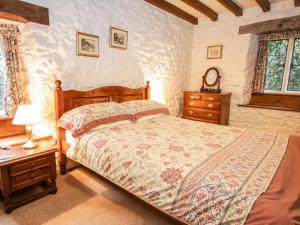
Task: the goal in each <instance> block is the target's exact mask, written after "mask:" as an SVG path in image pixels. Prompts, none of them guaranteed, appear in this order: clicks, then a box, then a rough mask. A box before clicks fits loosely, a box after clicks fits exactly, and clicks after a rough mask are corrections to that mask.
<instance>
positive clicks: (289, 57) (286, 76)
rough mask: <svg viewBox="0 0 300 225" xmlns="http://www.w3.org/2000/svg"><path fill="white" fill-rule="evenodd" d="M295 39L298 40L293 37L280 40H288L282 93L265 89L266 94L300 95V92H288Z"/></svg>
mask: <svg viewBox="0 0 300 225" xmlns="http://www.w3.org/2000/svg"><path fill="white" fill-rule="evenodd" d="M295 39H298V38H295V37H291V38H289V39H286V38H284V39H278V40H288V48H287V53H286V59H285V68H284V74H283V80H282V85H281V91H274V90H266V89H264V93H265V94H283V95H300V91H288V84H289V78H290V73H291V64H292V59H293V53H294V50H295ZM266 72H267V71H265V73H266ZM265 79H267V75H266V76H265ZM265 83H266V82H265Z"/></svg>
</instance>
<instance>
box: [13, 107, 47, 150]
mask: <svg viewBox="0 0 300 225" xmlns="http://www.w3.org/2000/svg"><path fill="white" fill-rule="evenodd" d="M41 121H42V120H41V116H40V113H39V111H38V109H37V107H36V106H34V105H20V106H19V107H18V109H17V112H16V114H15V116H14V119H13V122H12V124H14V125H25V126H26V134H27V138H28V141H27V142H26V143H25V144H24V145H23V148H26V149H31V148H35V147H37V146H38V144H37V143H34V142H33V141H32V140H31V138H32V125H34V124H37V123H40V122H41Z"/></svg>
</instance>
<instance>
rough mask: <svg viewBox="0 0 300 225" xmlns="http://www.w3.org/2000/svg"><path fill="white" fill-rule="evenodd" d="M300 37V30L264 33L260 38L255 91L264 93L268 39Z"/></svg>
mask: <svg viewBox="0 0 300 225" xmlns="http://www.w3.org/2000/svg"><path fill="white" fill-rule="evenodd" d="M292 37H295V38H299V37H300V31H285V32H280V33H271V34H262V35H260V36H259V38H258V41H259V42H258V53H257V61H256V67H255V75H254V81H253V93H263V92H264V89H265V80H266V66H267V59H268V41H272V40H281V39H289V38H292Z"/></svg>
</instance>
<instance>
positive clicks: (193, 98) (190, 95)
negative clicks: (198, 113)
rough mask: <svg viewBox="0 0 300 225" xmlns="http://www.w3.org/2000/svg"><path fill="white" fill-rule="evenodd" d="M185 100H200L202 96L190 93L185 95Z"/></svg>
mask: <svg viewBox="0 0 300 225" xmlns="http://www.w3.org/2000/svg"><path fill="white" fill-rule="evenodd" d="M184 98H185V99H191V100H200V99H201V95H199V94H193V93H188V94H184Z"/></svg>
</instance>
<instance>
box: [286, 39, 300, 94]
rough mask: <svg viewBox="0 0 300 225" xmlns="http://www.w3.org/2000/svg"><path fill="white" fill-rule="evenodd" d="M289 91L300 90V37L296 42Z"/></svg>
mask: <svg viewBox="0 0 300 225" xmlns="http://www.w3.org/2000/svg"><path fill="white" fill-rule="evenodd" d="M288 91H300V38H297V39H295V43H294V49H293V57H292V63H291V70H290V77H289V83H288Z"/></svg>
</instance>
